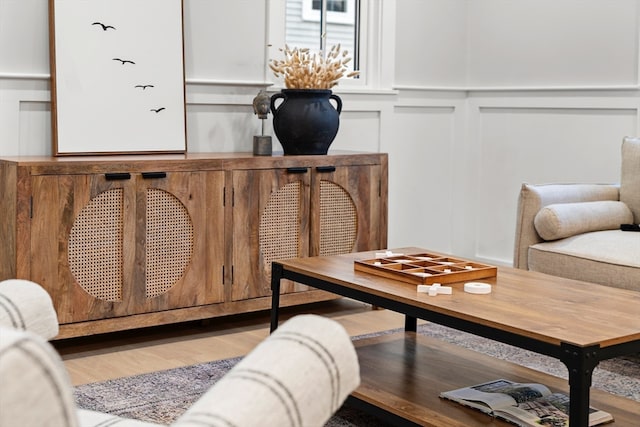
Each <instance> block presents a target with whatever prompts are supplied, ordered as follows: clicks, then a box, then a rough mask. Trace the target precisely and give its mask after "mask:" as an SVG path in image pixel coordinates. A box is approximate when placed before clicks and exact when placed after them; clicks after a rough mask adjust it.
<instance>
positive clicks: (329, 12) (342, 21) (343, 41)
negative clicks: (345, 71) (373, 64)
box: [285, 0, 361, 71]
mask: <svg viewBox="0 0 640 427" xmlns="http://www.w3.org/2000/svg"><path fill="white" fill-rule="evenodd" d="M360 1H361V0H325V1H324V2H323V1H322V0H287V1H286V30H285V43H286V44H287V45H289V46H290V47H292V48H293V47H299V48H309V49H312V50H315V51H319V50H322V49H325V50H328V49H330V48H331V46H334V45H337V44H340V45H341V48H342V50H347V51H348V52H349V56H350V57H351V58H352V59H353V60H352V61H351V62H350V63H349V65H350V70H349V71H352V70H354V69H355V70H358V69H359V64H360V55H359V52H360V42H359V40H360V34H359V32H360V13H359V10H360ZM323 3H325V4H326V15H325V16H326V22H322V16H323V13H322V10H321V9H322V5H323Z"/></svg>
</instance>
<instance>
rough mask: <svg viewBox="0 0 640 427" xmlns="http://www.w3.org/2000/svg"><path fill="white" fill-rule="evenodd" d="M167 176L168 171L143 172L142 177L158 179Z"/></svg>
mask: <svg viewBox="0 0 640 427" xmlns="http://www.w3.org/2000/svg"><path fill="white" fill-rule="evenodd" d="M166 177H167V173H166V172H142V179H158V178H166Z"/></svg>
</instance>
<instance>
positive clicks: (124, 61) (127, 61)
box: [113, 58, 135, 65]
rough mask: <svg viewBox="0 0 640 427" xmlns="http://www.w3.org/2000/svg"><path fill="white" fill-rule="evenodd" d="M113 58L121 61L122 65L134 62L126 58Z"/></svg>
mask: <svg viewBox="0 0 640 427" xmlns="http://www.w3.org/2000/svg"><path fill="white" fill-rule="evenodd" d="M113 60H114V61H120V62H122V65H124V64H135V62H133V61H129V60H128V59H120V58H113Z"/></svg>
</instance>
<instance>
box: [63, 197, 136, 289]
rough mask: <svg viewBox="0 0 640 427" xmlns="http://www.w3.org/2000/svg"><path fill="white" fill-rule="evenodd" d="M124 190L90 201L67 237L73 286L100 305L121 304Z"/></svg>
mask: <svg viewBox="0 0 640 427" xmlns="http://www.w3.org/2000/svg"><path fill="white" fill-rule="evenodd" d="M123 246H124V189H122V188H116V189H112V190H107V191H105V192H102V193H100V194H98V196H97V197H95V198H93V199H91V200H90V201H89V203H87V205H86V206H85V207H84V208H83V209H82V211H81V212H80V215H78V217H77V218H76V220H75V221H74V222H73V226H72V227H71V233H69V268H70V269H71V274H73V277H74V278H75V280H76V283H78V285H79V286H80V287H81V288H82V289H84V290H85V291H86V292H87V293H88V294H89V295H91V296H92V297H94V298H97V299H99V300H104V301H113V302H115V301H122V285H123V282H122V281H123V268H124V255H123V250H122V249H123Z"/></svg>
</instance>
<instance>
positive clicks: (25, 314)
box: [0, 279, 58, 339]
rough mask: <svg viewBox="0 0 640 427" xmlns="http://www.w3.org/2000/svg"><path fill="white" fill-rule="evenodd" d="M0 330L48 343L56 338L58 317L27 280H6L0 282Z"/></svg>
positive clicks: (44, 296) (41, 292)
mask: <svg viewBox="0 0 640 427" xmlns="http://www.w3.org/2000/svg"><path fill="white" fill-rule="evenodd" d="M0 326H6V327H11V328H14V329H19V330H23V331H30V332H33V333H36V334H38V335H40V336H41V337H43V338H45V339H51V338H53V337H55V336H56V335H58V316H57V315H56V311H55V309H54V308H53V302H52V301H51V297H50V296H49V294H48V293H47V291H45V290H44V288H42V287H41V286H40V285H38V284H37V283H34V282H31V281H29V280H21V279H10V280H5V281H2V282H0Z"/></svg>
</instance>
